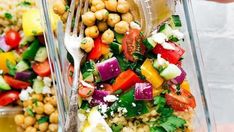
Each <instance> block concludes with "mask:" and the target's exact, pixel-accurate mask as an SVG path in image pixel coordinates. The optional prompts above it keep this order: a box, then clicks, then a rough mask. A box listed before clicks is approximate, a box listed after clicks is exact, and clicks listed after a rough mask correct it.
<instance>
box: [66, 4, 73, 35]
mask: <svg viewBox="0 0 234 132" xmlns="http://www.w3.org/2000/svg"><path fill="white" fill-rule="evenodd" d="M74 11H75V0H72V2H71V4H70V11H69V14H68V19H67V24H66V32H65V33H70V32H71V25H72V18H73V16H74Z"/></svg>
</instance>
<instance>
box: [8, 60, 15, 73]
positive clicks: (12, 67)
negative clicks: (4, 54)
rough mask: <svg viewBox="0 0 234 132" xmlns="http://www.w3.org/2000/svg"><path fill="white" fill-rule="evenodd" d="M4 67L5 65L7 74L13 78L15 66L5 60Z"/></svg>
mask: <svg viewBox="0 0 234 132" xmlns="http://www.w3.org/2000/svg"><path fill="white" fill-rule="evenodd" d="M6 65H7V68H8V70H9V74H10V75H12V76H15V72H16V67H15V65H14V64H12V62H11V61H9V60H8V59H7V60H6Z"/></svg>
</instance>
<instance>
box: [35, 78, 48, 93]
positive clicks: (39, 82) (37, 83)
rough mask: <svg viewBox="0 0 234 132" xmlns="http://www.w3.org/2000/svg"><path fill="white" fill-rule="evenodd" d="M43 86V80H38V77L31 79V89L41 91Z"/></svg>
mask: <svg viewBox="0 0 234 132" xmlns="http://www.w3.org/2000/svg"><path fill="white" fill-rule="evenodd" d="M44 86H45V85H44V82H43V81H42V80H39V79H35V80H33V90H34V91H35V92H36V93H42V91H43V88H44Z"/></svg>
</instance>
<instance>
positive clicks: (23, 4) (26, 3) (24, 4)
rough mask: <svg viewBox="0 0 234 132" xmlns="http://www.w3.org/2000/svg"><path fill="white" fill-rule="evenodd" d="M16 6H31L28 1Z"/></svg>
mask: <svg viewBox="0 0 234 132" xmlns="http://www.w3.org/2000/svg"><path fill="white" fill-rule="evenodd" d="M18 6H31V3H30V2H28V1H23V2H20V3H19V4H18Z"/></svg>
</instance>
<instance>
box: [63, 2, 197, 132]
mask: <svg viewBox="0 0 234 132" xmlns="http://www.w3.org/2000/svg"><path fill="white" fill-rule="evenodd" d="M161 2H162V4H166V1H161ZM162 19H164V20H165V18H162ZM82 21H83V23H84V24H85V25H86V28H85V36H86V37H85V38H84V39H83V40H82V42H81V49H83V50H84V51H85V52H86V53H87V57H86V59H85V61H84V62H83V63H82V64H81V74H82V78H80V85H79V89H78V94H79V96H80V97H81V98H82V102H81V103H80V110H79V114H78V117H79V120H80V123H81V127H80V131H82V132H92V131H101V132H104V131H105V132H109V131H113V132H127V131H131V132H135V131H136V132H149V131H151V132H174V131H192V126H191V119H192V115H193V114H192V113H193V111H194V108H195V107H196V102H195V98H194V96H193V95H192V94H191V92H190V88H189V83H188V81H187V80H186V72H185V70H184V69H183V67H182V61H183V55H184V53H185V50H184V49H183V47H182V46H181V45H180V43H181V42H182V41H183V39H184V35H183V33H181V32H180V27H181V26H182V23H181V20H180V16H179V15H176V14H173V15H170V16H169V17H167V19H166V21H163V22H162V23H161V24H160V25H159V26H158V28H157V29H156V30H155V31H153V32H152V33H151V35H150V36H145V35H144V32H143V30H142V26H141V25H140V24H139V22H137V21H135V20H134V15H133V14H132V13H131V5H130V3H129V2H128V1H126V0H118V1H117V0H107V1H102V0H92V1H91V2H90V9H89V11H88V12H86V13H84V14H83V15H82ZM67 56H68V60H69V61H70V66H69V68H68V75H67V76H68V80H69V82H70V84H71V82H72V77H73V69H74V68H73V60H72V58H71V57H70V55H69V53H68V55H67Z"/></svg>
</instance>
